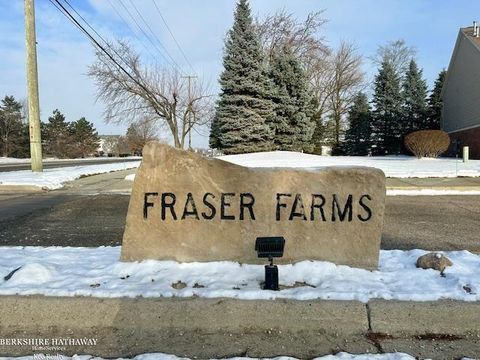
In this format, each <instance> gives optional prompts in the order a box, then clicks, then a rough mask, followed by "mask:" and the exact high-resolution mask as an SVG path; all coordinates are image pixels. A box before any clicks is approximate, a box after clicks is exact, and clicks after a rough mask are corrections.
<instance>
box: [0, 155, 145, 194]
mask: <svg viewBox="0 0 480 360" xmlns="http://www.w3.org/2000/svg"><path fill="white" fill-rule="evenodd" d="M138 166H140V161H130V162H119V163H112V164H100V165H81V166H69V167H62V168H55V169H44V170H43V172H42V173H33V172H31V171H30V170H21V171H8V172H0V185H31V186H38V187H41V188H45V189H49V190H52V189H59V188H61V187H62V186H63V184H64V183H65V182H67V181H72V180H75V179H78V178H80V177H81V176H86V175H93V174H103V173H108V172H111V171H118V170H126V169H131V168H136V167H138Z"/></svg>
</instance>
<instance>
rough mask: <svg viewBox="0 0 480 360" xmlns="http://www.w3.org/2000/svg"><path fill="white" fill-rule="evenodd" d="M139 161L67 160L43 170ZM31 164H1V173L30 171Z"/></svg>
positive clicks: (45, 162)
mask: <svg viewBox="0 0 480 360" xmlns="http://www.w3.org/2000/svg"><path fill="white" fill-rule="evenodd" d="M138 160H139V159H131V158H125V159H118V158H116V159H109V158H94V159H91V160H90V159H89V160H65V161H44V162H43V168H44V169H52V168H59V167H67V166H76V165H99V164H110V163H117V162H120V163H123V162H130V161H138ZM30 168H31V167H30V163H21V164H18V163H17V164H9V163H6V164H0V172H5V171H18V170H30Z"/></svg>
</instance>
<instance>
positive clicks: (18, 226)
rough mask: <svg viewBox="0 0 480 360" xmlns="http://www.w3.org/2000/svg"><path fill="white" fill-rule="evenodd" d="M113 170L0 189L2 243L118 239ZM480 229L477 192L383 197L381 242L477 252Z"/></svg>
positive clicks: (120, 223)
mask: <svg viewBox="0 0 480 360" xmlns="http://www.w3.org/2000/svg"><path fill="white" fill-rule="evenodd" d="M113 174H116V175H110V176H117V187H118V188H119V189H120V190H119V192H118V193H115V192H108V193H107V192H101V191H100V193H99V191H97V195H92V194H94V192H88V191H84V192H83V193H82V191H80V192H79V191H77V190H76V189H74V188H71V187H70V188H67V189H66V190H63V191H54V192H49V193H40V194H31V195H20V194H18V195H15V194H5V195H0V219H1V220H0V245H20V246H26V245H42V246H53V245H57V246H100V245H120V244H121V242H122V234H123V230H124V227H125V218H126V214H127V208H128V202H129V196H128V195H120V194H119V193H121V188H122V187H121V186H120V185H121V184H122V183H123V180H122V179H123V177H124V176H125V172H119V173H113ZM88 179H90V180H88ZM92 179H94V177H91V178H86V179H82V180H83V181H84V182H87V181H89V182H90V183H88V186H93V185H92V183H95V184H96V186H97V187H98V183H99V182H100V183H101V181H102V180H92ZM95 181H96V182H95ZM85 186H86V185H85ZM85 186H83V187H82V188H85ZM88 186H87V187H88ZM109 189H110V186H109ZM109 191H111V190H109ZM86 194H89V195H86ZM479 229H480V196H415V197H412V196H395V197H387V201H386V213H385V225H384V229H383V235H382V244H381V247H382V249H415V248H421V249H427V250H464V249H465V250H469V251H472V252H476V253H480V237H479Z"/></svg>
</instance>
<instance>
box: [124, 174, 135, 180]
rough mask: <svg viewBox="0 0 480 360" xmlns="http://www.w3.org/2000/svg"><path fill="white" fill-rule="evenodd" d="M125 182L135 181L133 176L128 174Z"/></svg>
mask: <svg viewBox="0 0 480 360" xmlns="http://www.w3.org/2000/svg"><path fill="white" fill-rule="evenodd" d="M125 180H127V181H134V180H135V174H128V175H127V176H125Z"/></svg>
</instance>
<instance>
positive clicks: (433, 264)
mask: <svg viewBox="0 0 480 360" xmlns="http://www.w3.org/2000/svg"><path fill="white" fill-rule="evenodd" d="M452 265H453V263H452V262H451V261H450V259H449V258H447V257H446V256H444V255H443V254H440V253H435V252H431V253H428V254H425V255H423V256H420V257H419V258H418V259H417V268H422V269H434V270H438V271H440V272H441V273H443V272H444V271H445V269H446V268H447V267H448V266H452Z"/></svg>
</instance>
